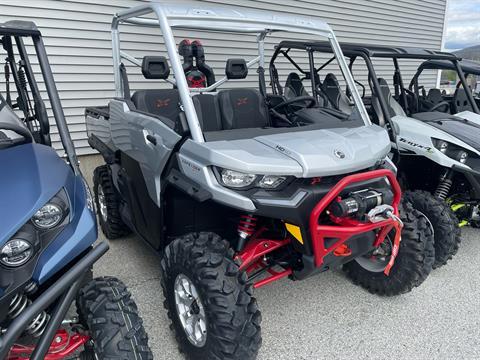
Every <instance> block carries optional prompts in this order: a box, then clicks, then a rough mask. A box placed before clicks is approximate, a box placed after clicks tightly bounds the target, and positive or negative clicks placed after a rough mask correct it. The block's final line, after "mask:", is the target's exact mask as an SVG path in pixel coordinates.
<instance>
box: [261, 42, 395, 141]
mask: <svg viewBox="0 0 480 360" xmlns="http://www.w3.org/2000/svg"><path fill="white" fill-rule="evenodd" d="M291 49H297V50H306V51H307V53H308V56H309V65H310V70H309V72H306V71H304V70H303V69H302V68H301V67H300V66H299V65H298V64H297V63H296V62H295V61H294V60H293V59H292V58H291V57H290V56H288V57H286V58H287V60H289V61H290V62H291V63H292V65H294V66H295V68H297V69H298V70H299V71H300V72H301V73H302V74H304V75H305V78H307V79H308V78H310V79H311V80H312V89H315V88H316V81H318V82H319V84H320V79H319V77H318V72H320V71H321V70H322V69H324V68H325V67H326V66H328V64H330V63H331V62H332V61H333V60H334V59H335V57H333V58H331V59H329V60H328V61H327V62H325V63H324V64H323V65H322V66H320V67H319V68H315V66H314V63H313V53H314V52H320V53H332V49H331V46H330V44H329V43H328V42H326V41H325V42H315V43H305V42H297V41H282V42H280V43H279V44H278V45H277V46H276V47H275V51H274V53H273V56H272V58H271V59H270V64H269V69H270V79H271V87H272V91H273V93H274V94H276V95H282V94H283V92H282V90H281V85H280V81H279V78H278V72H277V70H276V67H275V60H276V59H277V57H278V55H280V54H282V55H284V56H285V53H286V54H287V55H288V52H289V51H290V50H291ZM342 52H343V55H344V56H345V57H347V58H350V62H349V64H348V66H349V68H350V71H352V67H353V64H354V62H355V60H356V59H357V57H360V58H362V59H364V61H365V64H366V65H367V68H368V72H369V79H370V81H371V82H372V83H373V87H374V90H375V92H376V94H377V95H378V97H379V99H380V107H381V109H382V112H383V114H384V118H385V120H386V121H387V124H389V125H390V126H388V128H389V135H390V140H391V141H395V139H396V134H395V129H394V127H393V126H392V123H391V118H390V112H389V111H388V109H387V106H386V101H385V99H384V98H383V95H382V92H381V91H380V84H379V83H378V78H377V76H376V74H375V70H374V68H373V64H372V62H371V61H370V58H369V56H368V53H367V52H365V51H363V50H358V51H351V50H347V51H346V50H345V49H344V48H343V47H342ZM312 72H315V76H313V77H312V76H310V74H311V73H312ZM314 78H315V79H314ZM355 83H357V84H360V83H359V82H358V81H355ZM360 86H362V87H364V86H363V84H360ZM279 90H280V91H279ZM347 90H348V89H347ZM364 93H365V91H364ZM315 94H317V92H316V91H315Z"/></svg>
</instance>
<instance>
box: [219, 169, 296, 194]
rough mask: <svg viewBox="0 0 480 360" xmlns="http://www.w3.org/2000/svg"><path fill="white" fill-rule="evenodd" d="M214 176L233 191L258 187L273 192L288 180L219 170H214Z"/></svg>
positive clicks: (275, 176)
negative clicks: (233, 189)
mask: <svg viewBox="0 0 480 360" xmlns="http://www.w3.org/2000/svg"><path fill="white" fill-rule="evenodd" d="M215 174H216V175H217V178H218V179H219V181H220V183H221V184H222V185H224V186H226V187H229V188H235V189H250V188H253V187H258V188H261V189H267V190H273V189H276V188H278V187H279V186H280V185H282V184H283V183H284V182H285V181H286V180H287V179H289V177H288V176H282V175H258V174H247V173H243V172H240V171H235V170H228V169H220V168H216V169H215Z"/></svg>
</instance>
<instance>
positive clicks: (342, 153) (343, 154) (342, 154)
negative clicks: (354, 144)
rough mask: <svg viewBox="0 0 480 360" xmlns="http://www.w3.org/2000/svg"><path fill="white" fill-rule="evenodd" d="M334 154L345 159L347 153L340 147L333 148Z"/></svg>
mask: <svg viewBox="0 0 480 360" xmlns="http://www.w3.org/2000/svg"><path fill="white" fill-rule="evenodd" d="M333 153H334V155H335V156H336V157H337V158H339V159H345V153H344V152H343V151H340V150H338V149H335V150H333Z"/></svg>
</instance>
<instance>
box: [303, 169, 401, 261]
mask: <svg viewBox="0 0 480 360" xmlns="http://www.w3.org/2000/svg"><path fill="white" fill-rule="evenodd" d="M384 177H386V178H387V179H388V181H389V182H390V185H391V187H392V190H393V202H392V207H393V210H394V214H395V215H397V216H398V205H399V204H400V199H401V196H402V190H401V189H400V185H399V183H398V181H397V178H396V177H395V174H394V173H393V172H392V171H390V170H387V169H381V170H373V171H368V172H364V173H359V174H353V175H349V176H346V177H344V178H343V179H342V180H340V181H339V182H338V183H337V184H336V185H335V186H334V187H333V188H332V189H331V190H330V191H329V192H328V194H327V195H325V196H324V197H323V198H322V199H321V200H320V201H319V202H318V204H317V205H316V206H315V207H314V208H313V211H312V213H311V214H310V234H311V237H312V246H313V254H314V256H315V265H316V266H317V267H319V266H322V264H323V259H324V257H325V256H326V255H327V254H329V253H331V252H332V251H335V249H336V248H337V247H339V246H341V245H342V244H344V243H345V242H346V241H348V239H350V238H351V237H352V236H355V235H358V234H362V233H366V232H369V231H372V230H375V229H380V232H379V233H378V235H377V238H376V240H375V243H374V244H373V245H374V246H378V245H379V244H380V243H382V242H383V240H384V239H385V236H386V235H387V234H388V232H389V231H390V230H391V229H392V228H393V225H394V222H395V220H393V219H387V220H383V221H379V222H377V223H361V222H358V221H348V223H344V224H342V225H341V226H335V225H319V224H318V219H319V217H320V215H321V214H322V213H323V212H324V211H325V210H326V209H327V206H328V205H330V203H331V202H332V201H333V200H335V198H337V197H338V196H339V195H340V193H341V192H342V191H343V190H344V189H345V188H346V187H347V186H349V185H352V184H355V183H359V182H362V181H367V180H372V179H376V178H384ZM326 238H338V240H337V241H336V242H335V243H334V244H333V245H331V246H330V247H328V248H326V247H325V239H326Z"/></svg>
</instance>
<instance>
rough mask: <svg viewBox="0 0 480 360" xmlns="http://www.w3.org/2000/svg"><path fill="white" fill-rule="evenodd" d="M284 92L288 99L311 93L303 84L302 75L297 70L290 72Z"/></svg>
mask: <svg viewBox="0 0 480 360" xmlns="http://www.w3.org/2000/svg"><path fill="white" fill-rule="evenodd" d="M283 94H284V96H285V97H286V98H287V99H293V98H296V97H299V96H308V95H309V94H308V92H307V90H306V89H305V87H304V86H303V83H302V80H301V79H300V76H299V75H298V74H297V73H296V72H291V73H290V74H288V76H287V81H286V82H285V89H284V92H283Z"/></svg>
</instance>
